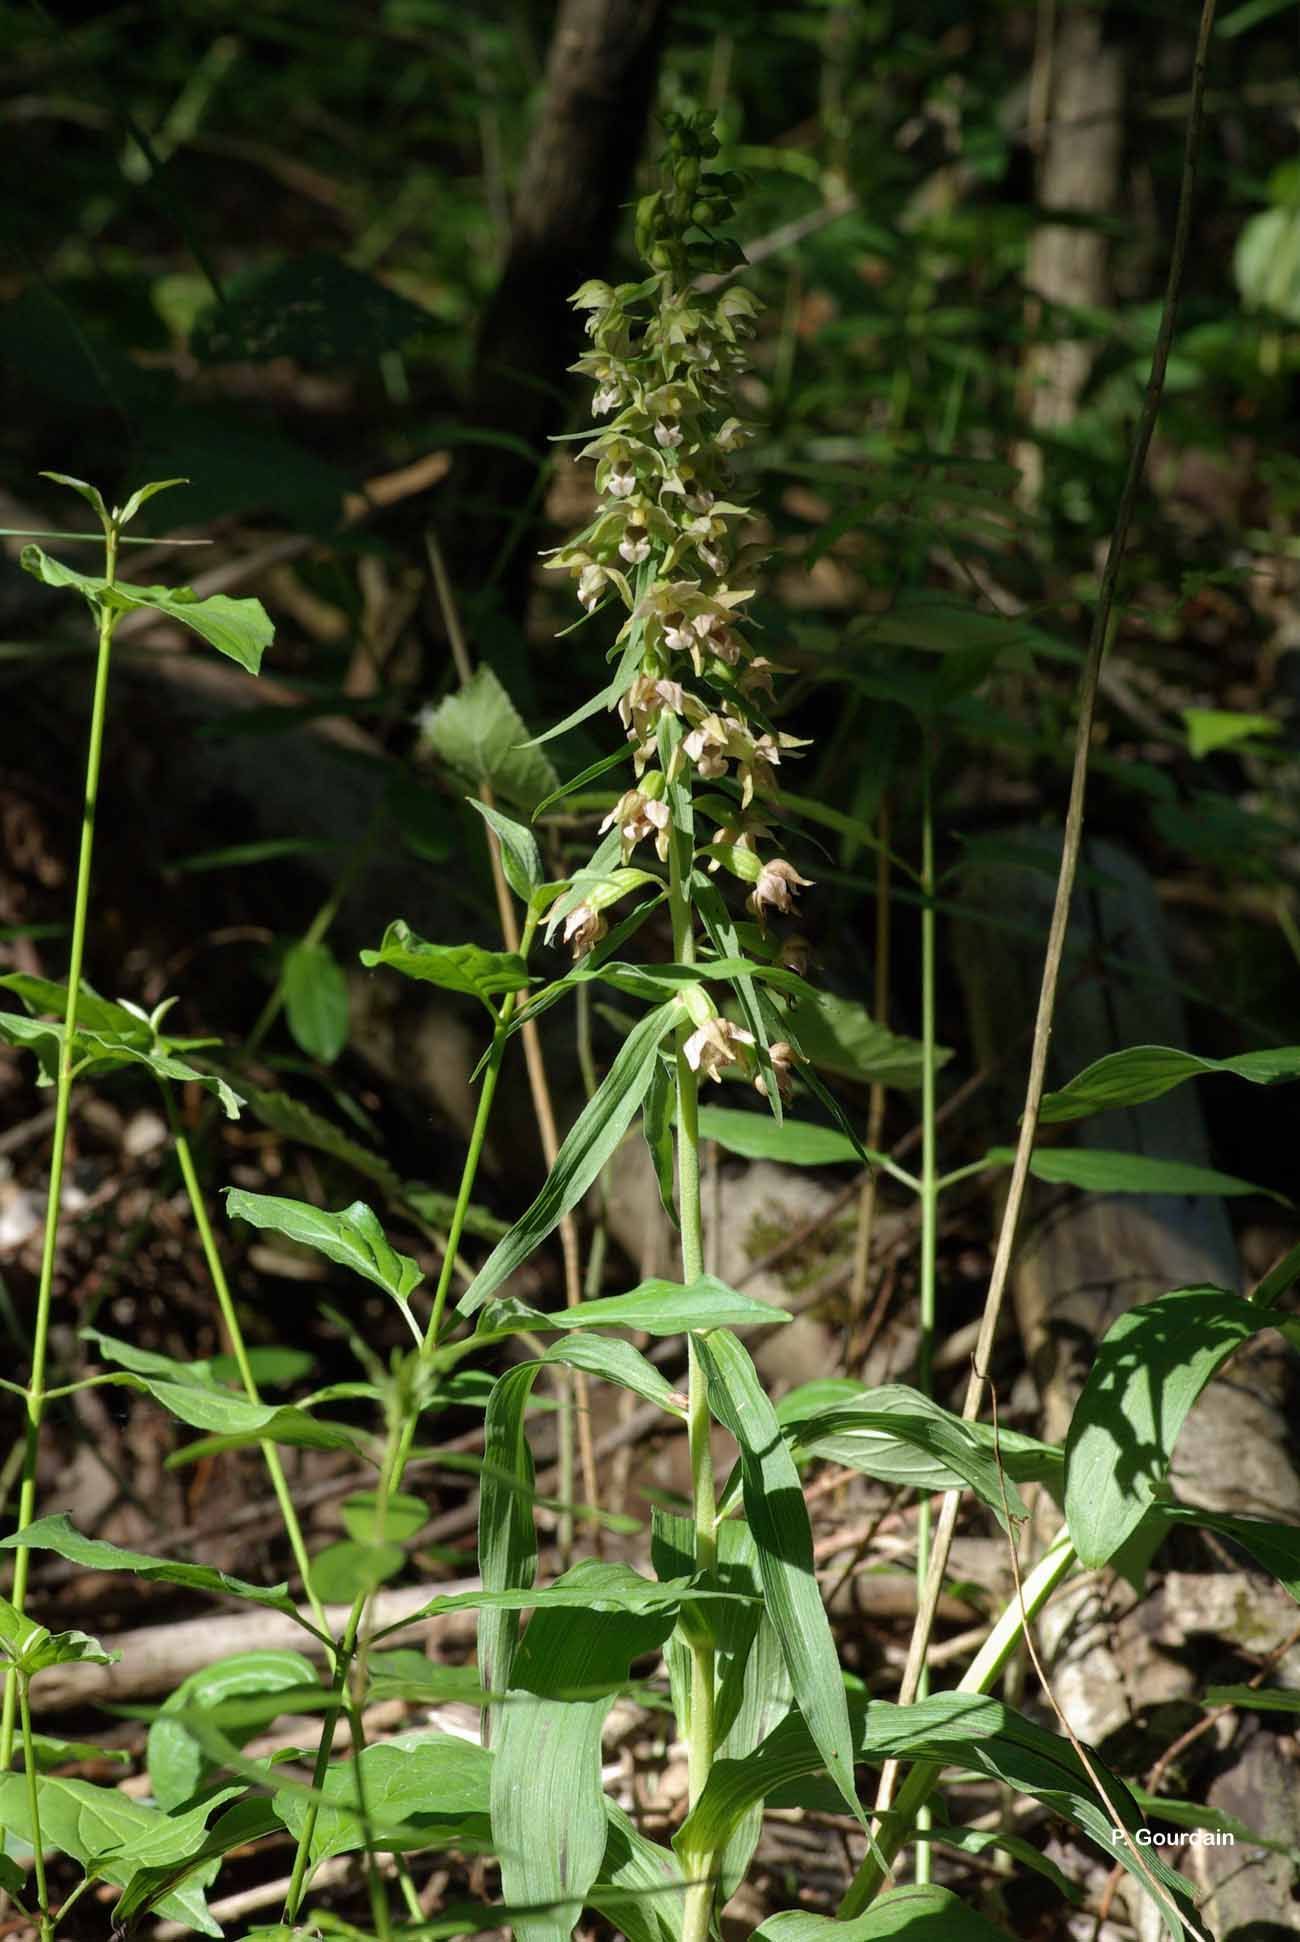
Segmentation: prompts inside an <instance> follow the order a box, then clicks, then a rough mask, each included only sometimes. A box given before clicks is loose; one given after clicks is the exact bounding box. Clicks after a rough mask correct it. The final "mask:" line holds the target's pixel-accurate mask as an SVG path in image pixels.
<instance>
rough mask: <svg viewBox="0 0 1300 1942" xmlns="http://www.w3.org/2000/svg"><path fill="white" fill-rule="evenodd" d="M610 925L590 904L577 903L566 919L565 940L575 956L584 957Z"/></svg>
mask: <svg viewBox="0 0 1300 1942" xmlns="http://www.w3.org/2000/svg"><path fill="white" fill-rule="evenodd" d="M608 929H609V925H608V924H607V923H606V922H605V919H604V918H603V917H602V915H601V914H600V912H599V911H598V910H593V909H592V907H591V905H590V904H577V905H575V907H574V908H573V909H572V910H571V911H570V912H569V914H568V916H567V917H566V918H565V920H564V941H565V943H566V944H569V945H571V946H572V947H573V955H574V957H575V958H580V957H583V956H584V955H585V954H586V953H587V952H588V951H589V950H590V949H591V947H592V945H593V944H596V943H598V942H599V940H600V939H601V938H602V937H603V936H604V935H605V932H606V931H607V930H608Z"/></svg>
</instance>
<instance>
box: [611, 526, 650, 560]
mask: <svg viewBox="0 0 1300 1942" xmlns="http://www.w3.org/2000/svg"><path fill="white" fill-rule="evenodd" d="M618 550H619V552H620V553H621V554H622V555H623V558H624V559H625V560H626V561H627V563H628V565H629V566H640V564H641V562H642V560H648V559H649V557H650V535H649V533H647V531H646V529H645V527H644V526H632V525H628V526H625V527H624V528H623V537H622V539H621V540H620V541H619V543H618Z"/></svg>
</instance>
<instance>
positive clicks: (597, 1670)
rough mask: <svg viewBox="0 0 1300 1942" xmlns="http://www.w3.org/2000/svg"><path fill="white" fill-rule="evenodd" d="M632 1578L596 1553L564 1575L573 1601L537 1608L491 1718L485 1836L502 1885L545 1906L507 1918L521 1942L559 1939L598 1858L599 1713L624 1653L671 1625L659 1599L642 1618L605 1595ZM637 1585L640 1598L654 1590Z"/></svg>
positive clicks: (601, 1841)
mask: <svg viewBox="0 0 1300 1942" xmlns="http://www.w3.org/2000/svg"><path fill="white" fill-rule="evenodd" d="M636 1578H637V1574H636V1573H635V1572H632V1571H631V1570H630V1568H629V1567H628V1566H626V1565H609V1564H601V1563H599V1562H597V1561H596V1560H594V1559H590V1560H587V1561H586V1562H584V1563H582V1564H579V1565H577V1566H575V1567H574V1569H573V1570H572V1571H569V1572H566V1574H565V1576H564V1578H563V1579H562V1580H560V1581H559V1583H558V1584H557V1585H556V1586H554V1587H552V1590H554V1591H561V1590H563V1591H566V1592H568V1593H570V1594H571V1595H572V1597H573V1605H572V1607H571V1608H570V1609H569V1610H567V1611H559V1612H551V1611H547V1610H541V1611H539V1612H538V1614H537V1616H536V1617H535V1618H534V1620H533V1622H532V1624H531V1625H530V1626H529V1628H528V1632H527V1634H526V1636H525V1639H524V1643H523V1646H522V1648H521V1649H520V1652H519V1656H518V1659H517V1661H516V1665H515V1676H514V1680H513V1683H512V1687H511V1692H510V1695H509V1700H508V1703H507V1704H506V1705H505V1706H504V1707H503V1708H501V1709H500V1712H499V1715H498V1717H497V1719H496V1721H495V1725H494V1751H493V1758H492V1834H493V1840H494V1842H495V1843H496V1845H497V1849H498V1853H499V1855H500V1860H501V1887H502V1892H503V1894H504V1896H505V1898H506V1900H507V1901H511V1902H515V1903H524V1904H528V1903H532V1904H540V1908H541V1910H542V1911H544V1912H539V1913H538V1914H537V1915H536V1916H535V1917H532V1918H530V1919H524V1918H523V1917H522V1916H517V1917H516V1921H515V1932H516V1934H517V1935H518V1936H519V1937H521V1938H522V1942H567V1938H568V1936H569V1935H570V1933H571V1932H572V1929H573V1927H574V1924H575V1923H576V1921H577V1920H578V1917H579V1916H580V1914H581V1912H582V1907H583V1903H584V1902H585V1900H586V1898H587V1894H588V1891H589V1889H590V1888H591V1885H592V1883H593V1882H594V1881H595V1879H596V1876H597V1874H598V1872H599V1870H600V1867H601V1863H602V1862H603V1860H604V1858H605V1853H606V1847H607V1840H608V1835H607V1813H606V1806H605V1796H604V1789H603V1787H602V1785H601V1776H600V1767H601V1732H602V1729H603V1727H604V1723H605V1718H606V1715H607V1714H608V1712H609V1708H610V1705H611V1704H612V1701H613V1697H614V1694H615V1692H616V1691H617V1690H618V1689H619V1688H620V1687H621V1686H622V1685H623V1684H624V1682H625V1681H626V1679H627V1675H628V1671H629V1668H630V1666H631V1664H632V1662H633V1660H635V1659H637V1658H640V1657H642V1656H643V1655H644V1654H646V1653H648V1652H653V1651H655V1650H656V1649H657V1648H658V1647H659V1646H660V1645H662V1643H663V1641H664V1639H665V1638H666V1637H667V1635H668V1632H669V1630H670V1629H671V1626H672V1622H673V1612H672V1611H671V1610H669V1609H667V1608H664V1607H659V1608H652V1607H646V1608H645V1612H644V1615H642V1614H641V1613H634V1612H632V1611H630V1610H629V1609H628V1608H626V1607H620V1606H613V1607H611V1606H609V1605H608V1604H607V1603H606V1601H607V1600H608V1598H609V1596H610V1595H611V1593H613V1592H615V1591H620V1590H625V1589H626V1588H627V1586H628V1583H629V1581H630V1580H631V1579H636ZM638 1583H639V1584H640V1585H642V1586H644V1587H646V1593H647V1595H649V1594H650V1593H651V1592H652V1591H653V1590H654V1589H655V1588H654V1587H653V1586H652V1585H651V1583H650V1581H648V1580H644V1579H639V1580H638ZM659 1589H661V1590H662V1589H663V1588H662V1587H660V1588H659ZM534 1595H535V1596H539V1597H540V1596H541V1595H542V1594H534ZM579 1694H580V1695H584V1697H581V1698H579V1697H574V1695H579ZM585 1695H594V1696H590V1697H587V1696H585Z"/></svg>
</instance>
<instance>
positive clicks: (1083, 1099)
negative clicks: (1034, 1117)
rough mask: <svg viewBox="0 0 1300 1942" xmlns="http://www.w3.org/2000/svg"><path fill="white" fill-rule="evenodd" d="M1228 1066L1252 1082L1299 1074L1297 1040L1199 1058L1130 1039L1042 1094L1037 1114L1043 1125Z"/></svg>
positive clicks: (1137, 1099)
mask: <svg viewBox="0 0 1300 1942" xmlns="http://www.w3.org/2000/svg"><path fill="white" fill-rule="evenodd" d="M1214 1072H1226V1073H1230V1074H1231V1075H1232V1076H1233V1077H1235V1078H1238V1079H1247V1080H1249V1081H1250V1083H1251V1085H1253V1086H1271V1085H1275V1084H1276V1083H1277V1082H1278V1081H1279V1080H1282V1079H1300V1045H1279V1046H1274V1047H1271V1048H1270V1049H1269V1050H1268V1051H1265V1052H1240V1053H1238V1054H1237V1056H1236V1057H1235V1058H1231V1059H1201V1058H1198V1057H1197V1056H1196V1054H1195V1053H1194V1052H1181V1051H1179V1050H1178V1049H1177V1048H1176V1047H1175V1046H1172V1045H1134V1046H1130V1047H1129V1049H1128V1050H1127V1051H1125V1052H1108V1053H1107V1054H1106V1056H1105V1058H1104V1059H1097V1060H1095V1061H1094V1062H1093V1064H1092V1065H1090V1066H1087V1067H1085V1069H1084V1070H1083V1071H1082V1072H1080V1073H1078V1074H1077V1075H1076V1076H1075V1077H1074V1078H1073V1079H1071V1080H1070V1082H1069V1084H1068V1085H1065V1086H1062V1087H1061V1089H1060V1091H1059V1092H1049V1093H1047V1094H1046V1095H1045V1097H1044V1099H1043V1103H1042V1106H1041V1108H1040V1109H1039V1115H1038V1116H1039V1119H1040V1120H1041V1121H1042V1123H1043V1124H1044V1125H1045V1126H1051V1125H1059V1124H1060V1123H1061V1122H1062V1121H1064V1120H1069V1119H1084V1118H1086V1116H1087V1115H1088V1114H1089V1113H1100V1112H1105V1111H1106V1109H1107V1108H1108V1107H1111V1106H1140V1105H1142V1104H1143V1103H1144V1102H1145V1101H1146V1100H1148V1099H1159V1098H1160V1097H1161V1096H1162V1094H1164V1093H1166V1092H1171V1091H1172V1090H1173V1088H1174V1087H1175V1086H1180V1085H1182V1083H1183V1081H1184V1080H1185V1079H1199V1078H1201V1077H1202V1076H1203V1075H1204V1074H1206V1073H1214Z"/></svg>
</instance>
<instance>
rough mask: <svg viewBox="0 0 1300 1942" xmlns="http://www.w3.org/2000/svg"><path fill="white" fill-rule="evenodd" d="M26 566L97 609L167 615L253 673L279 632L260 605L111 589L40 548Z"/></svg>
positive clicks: (27, 549) (170, 591)
mask: <svg viewBox="0 0 1300 1942" xmlns="http://www.w3.org/2000/svg"><path fill="white" fill-rule="evenodd" d="M22 565H23V567H24V568H25V569H26V571H27V572H28V573H31V574H33V575H34V576H35V577H36V579H38V580H43V581H44V582H45V585H46V586H47V587H71V588H72V589H73V590H74V591H75V592H77V593H80V594H83V595H84V596H85V598H86V599H87V600H88V601H89V602H90V603H91V605H92V607H95V608H99V607H111V608H114V609H116V611H118V612H119V613H132V612H134V611H136V610H137V609H138V608H148V609H150V610H152V612H154V613H157V614H165V615H166V617H167V619H168V620H175V621H179V622H180V623H181V625H182V626H183V627H188V628H189V629H190V630H191V631H192V632H193V633H195V634H198V635H199V636H200V637H201V638H202V639H203V640H205V641H207V643H208V645H209V646H210V647H215V648H216V650H217V652H218V653H219V654H225V655H228V656H229V658H230V659H231V660H232V661H238V662H239V665H240V666H241V667H242V668H247V669H248V672H249V673H250V674H256V673H257V672H258V670H259V668H260V667H261V665H262V656H263V654H264V653H265V652H266V649H267V648H268V647H269V646H270V645H271V642H272V641H273V640H274V639H275V628H274V626H273V625H272V623H271V621H270V620H269V619H268V617H267V613H266V609H265V608H264V607H263V605H262V603H261V601H260V600H232V599H231V597H230V595H229V594H224V593H215V594H211V595H209V597H208V598H207V599H206V600H201V599H200V598H199V596H198V594H196V593H195V592H194V590H193V589H192V588H191V587H136V586H132V585H131V583H130V582H129V581H127V580H114V581H113V583H112V584H111V586H110V585H109V584H108V583H107V582H106V581H105V580H104V578H103V577H102V575H101V576H99V577H98V578H96V576H95V575H93V574H88V573H74V572H73V570H72V568H71V567H69V566H64V565H63V564H62V563H61V562H60V561H59V560H54V559H51V558H50V556H49V554H48V553H45V552H43V551H42V549H41V548H40V547H39V546H24V548H23V550H22Z"/></svg>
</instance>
